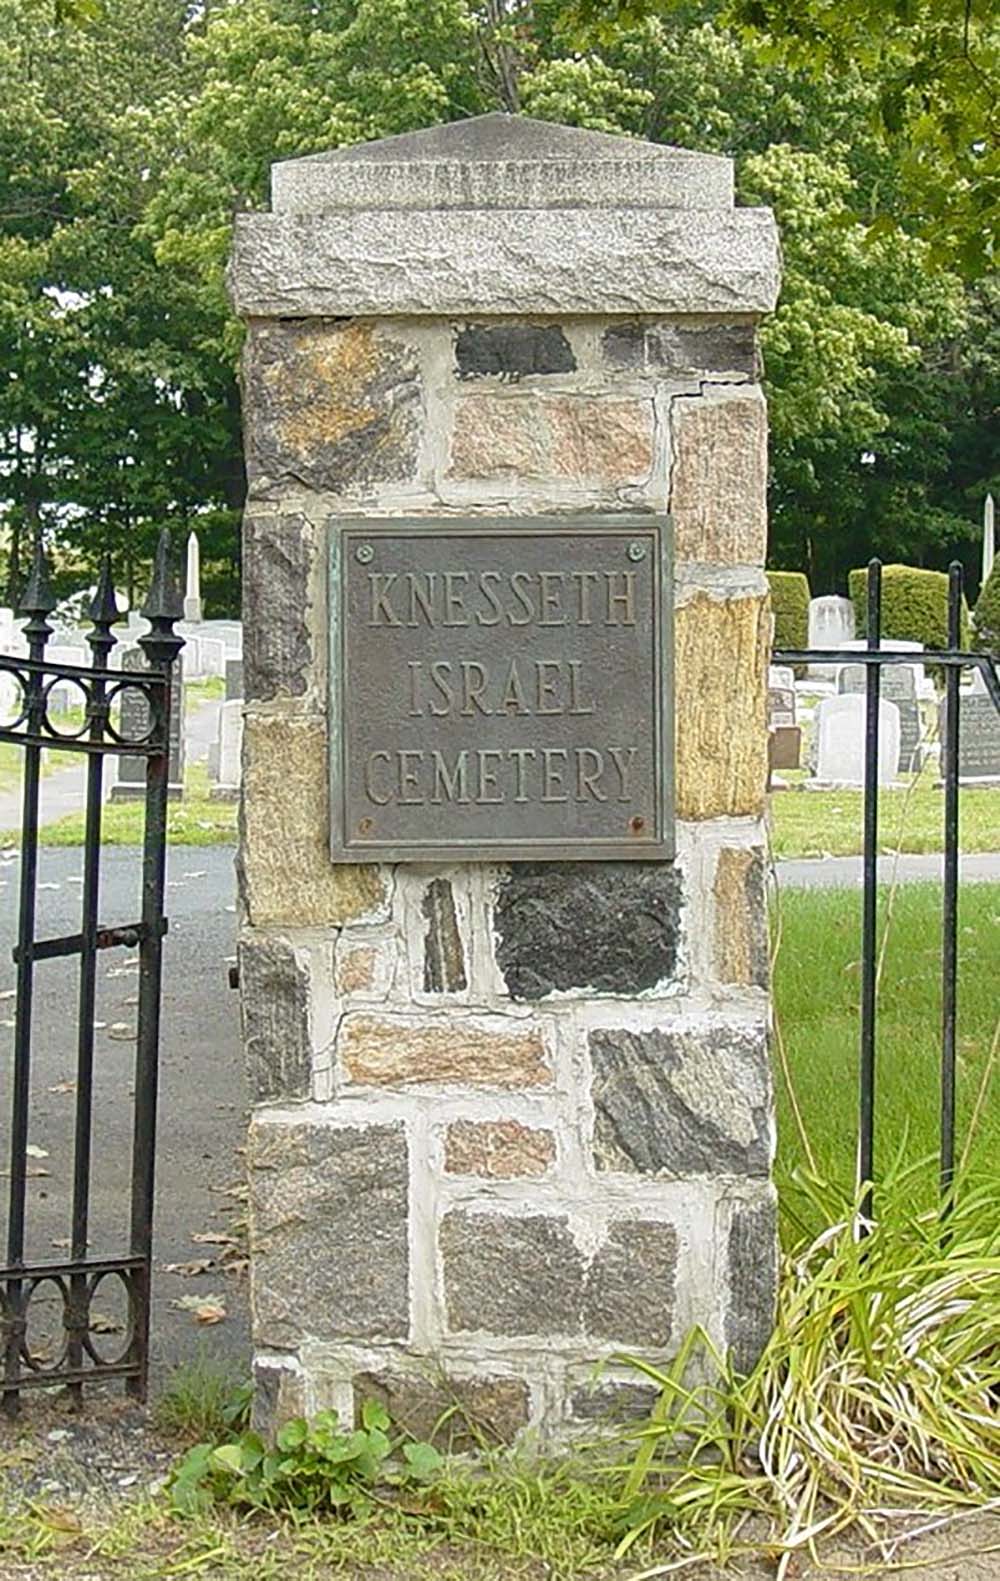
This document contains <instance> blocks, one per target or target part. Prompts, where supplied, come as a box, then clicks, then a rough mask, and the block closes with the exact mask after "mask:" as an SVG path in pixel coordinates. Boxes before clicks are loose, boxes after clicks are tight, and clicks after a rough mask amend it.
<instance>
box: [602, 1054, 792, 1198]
mask: <svg viewBox="0 0 1000 1581" xmlns="http://www.w3.org/2000/svg"><path fill="white" fill-rule="evenodd" d="M589 1041H590V1058H591V1063H592V1065H593V1072H594V1075H593V1100H594V1162H595V1164H596V1166H597V1168H598V1169H599V1170H608V1171H620V1172H626V1173H630V1174H633V1173H635V1174H641V1175H665V1176H674V1177H682V1176H685V1175H720V1174H721V1175H766V1174H767V1172H768V1168H769V1163H770V1130H769V1116H770V1105H771V1092H770V1080H769V1071H768V1060H767V1046H766V1040H765V1037H764V1033H763V1030H762V1029H757V1028H749V1027H740V1026H729V1025H722V1026H711V1027H705V1028H692V1029H691V1030H690V1031H683V1032H681V1031H676V1032H673V1031H664V1030H660V1029H654V1030H651V1031H643V1032H633V1031H629V1030H627V1029H626V1028H621V1029H619V1028H611V1029H605V1028H600V1029H598V1030H596V1031H593V1032H591V1034H590V1040H589Z"/></svg>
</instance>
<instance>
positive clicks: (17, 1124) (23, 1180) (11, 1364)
mask: <svg viewBox="0 0 1000 1581" xmlns="http://www.w3.org/2000/svg"><path fill="white" fill-rule="evenodd" d="M55 606H56V601H55V599H54V597H53V596H52V590H51V588H50V586H49V576H48V567H47V565H46V562H45V551H44V548H43V546H42V538H41V533H39V534H38V536H37V538H36V539H35V553H34V561H33V564H32V569H31V576H30V577H29V579H28V585H27V587H26V588H25V590H24V595H23V597H22V599H21V607H20V613H21V614H22V615H27V617H28V619H27V620H26V622H25V625H24V634H25V636H26V637H27V639H28V656H29V658H31V659H32V660H33V661H34V662H35V663H36V664H39V665H40V664H41V662H42V660H43V658H44V655H45V645H46V643H47V642H48V640H49V638H50V637H51V635H52V627H51V626H50V625H49V623H48V617H49V615H51V613H52V611H53V610H54V609H55ZM24 693H25V702H26V711H25V717H26V724H27V728H28V730H29V731H33V732H35V733H36V734H37V733H39V732H40V731H41V725H42V720H43V719H44V717H45V705H46V699H45V684H44V676H43V674H42V672H41V670H40V669H39V670H35V671H33V672H31V673H30V674H29V675H28V676H27V678H26V680H25V682H24ZM41 764H42V750H41V748H40V747H39V746H29V747H27V748H26V749H25V756H24V800H23V812H22V815H21V830H22V835H21V887H20V898H19V906H18V925H17V945H18V949H17V1008H16V1010H15V1015H14V1082H13V1097H12V1106H11V1125H10V1137H11V1140H10V1148H11V1157H10V1198H9V1204H8V1214H7V1262H8V1264H9V1265H10V1266H11V1267H13V1268H14V1269H15V1270H16V1269H19V1268H21V1267H23V1265H24V1229H25V1198H26V1193H27V1177H28V1117H29V1111H30V1106H31V1019H32V1010H33V999H34V985H35V963H34V958H33V954H32V945H33V943H34V937H35V902H36V897H37V889H36V886H37V882H38V795H39V782H40V779H41ZM6 1298H7V1311H6V1317H7V1333H6V1344H5V1347H4V1350H5V1357H4V1381H5V1384H7V1385H9V1384H11V1383H12V1382H13V1381H14V1380H16V1378H17V1377H18V1376H19V1373H20V1366H21V1350H22V1346H23V1344H24V1334H25V1326H26V1314H25V1306H24V1300H25V1290H24V1286H23V1284H22V1283H21V1281H20V1280H19V1279H17V1278H14V1279H13V1280H12V1281H11V1282H10V1283H9V1284H8V1286H7V1290H6ZM17 1408H18V1395H17V1391H16V1389H15V1390H11V1389H9V1388H5V1391H4V1409H5V1410H6V1411H7V1413H8V1414H9V1415H13V1414H14V1413H15V1412H16V1411H17Z"/></svg>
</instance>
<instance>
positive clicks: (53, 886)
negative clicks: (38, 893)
mask: <svg viewBox="0 0 1000 1581" xmlns="http://www.w3.org/2000/svg"><path fill="white" fill-rule="evenodd" d="M35 887H36V888H37V889H62V885H61V884H37V885H36V886H35Z"/></svg>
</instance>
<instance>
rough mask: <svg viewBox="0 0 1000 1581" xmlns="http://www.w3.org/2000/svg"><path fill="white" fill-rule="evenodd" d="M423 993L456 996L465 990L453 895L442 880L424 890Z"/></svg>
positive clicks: (465, 983) (435, 880)
mask: <svg viewBox="0 0 1000 1581" xmlns="http://www.w3.org/2000/svg"><path fill="white" fill-rule="evenodd" d="M422 910H423V914H424V920H425V921H426V923H427V934H426V936H425V939H424V991H425V993H428V994H453V993H459V992H460V991H461V990H462V989H463V988H467V987H468V978H467V975H466V970H465V946H464V944H463V942H462V934H461V931H460V929H459V926H458V918H457V917H456V915H455V896H454V892H453V890H452V887H451V884H450V883H449V882H448V880H447V879H446V878H435V879H432V880H431V882H430V883H429V884H428V886H427V888H426V890H425V891H424V896H423V901H422Z"/></svg>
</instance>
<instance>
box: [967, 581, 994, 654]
mask: <svg viewBox="0 0 1000 1581" xmlns="http://www.w3.org/2000/svg"><path fill="white" fill-rule="evenodd" d="M972 623H973V625H974V626H975V628H976V646H977V648H982V649H983V650H984V652H986V653H992V655H993V657H994V658H995V659H1000V560H996V561H995V562H994V565H993V569H992V571H991V572H990V574H989V576H988V577H987V578H986V581H985V582H984V583H983V586H982V589H981V591H980V594H979V599H978V601H977V603H976V613H975V615H974V616H973V617H972Z"/></svg>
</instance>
